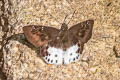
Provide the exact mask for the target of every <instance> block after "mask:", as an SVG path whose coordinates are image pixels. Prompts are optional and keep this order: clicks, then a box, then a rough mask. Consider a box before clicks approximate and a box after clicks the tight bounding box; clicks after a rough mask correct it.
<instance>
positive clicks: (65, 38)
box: [49, 23, 78, 51]
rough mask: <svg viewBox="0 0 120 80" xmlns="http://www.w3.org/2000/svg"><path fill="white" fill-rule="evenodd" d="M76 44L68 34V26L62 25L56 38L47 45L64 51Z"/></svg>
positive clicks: (75, 40)
mask: <svg viewBox="0 0 120 80" xmlns="http://www.w3.org/2000/svg"><path fill="white" fill-rule="evenodd" d="M73 39H74V40H73ZM77 42H78V40H77V39H76V38H73V35H71V34H70V33H69V30H68V26H67V25H66V24H65V23H63V24H62V26H61V29H60V32H59V34H58V36H57V37H56V39H55V40H53V41H52V42H50V43H49V44H50V45H51V46H53V47H56V48H60V49H62V50H64V51H65V50H67V49H68V48H69V47H71V46H72V45H75V44H76V43H77Z"/></svg>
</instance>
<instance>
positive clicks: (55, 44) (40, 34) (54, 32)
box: [23, 20, 94, 65]
mask: <svg viewBox="0 0 120 80" xmlns="http://www.w3.org/2000/svg"><path fill="white" fill-rule="evenodd" d="M93 24H94V21H93V20H86V21H83V22H81V23H78V24H76V25H73V26H72V27H70V28H69V29H68V26H67V25H66V24H65V23H63V24H62V26H61V29H56V28H53V27H48V26H40V25H29V26H24V28H23V31H24V34H25V36H26V38H27V40H28V41H29V42H30V43H31V44H33V45H34V46H35V47H40V52H41V53H40V54H41V55H42V58H43V60H44V61H45V62H46V63H48V64H55V65H61V64H70V63H72V62H76V61H78V60H79V59H80V55H81V54H82V51H83V47H84V44H85V43H86V42H88V40H89V39H90V38H91V36H92V29H93Z"/></svg>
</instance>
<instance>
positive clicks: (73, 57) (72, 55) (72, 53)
mask: <svg viewBox="0 0 120 80" xmlns="http://www.w3.org/2000/svg"><path fill="white" fill-rule="evenodd" d="M78 49H79V47H78V45H74V46H72V47H70V48H68V49H67V51H66V52H65V54H64V64H70V63H72V62H76V61H78V60H79V59H80V53H77V51H78Z"/></svg>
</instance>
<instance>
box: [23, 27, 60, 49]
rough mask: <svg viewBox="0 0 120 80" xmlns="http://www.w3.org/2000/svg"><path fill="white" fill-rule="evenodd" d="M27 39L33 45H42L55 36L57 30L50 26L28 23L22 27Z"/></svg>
mask: <svg viewBox="0 0 120 80" xmlns="http://www.w3.org/2000/svg"><path fill="white" fill-rule="evenodd" d="M23 31H24V34H25V36H26V38H27V40H28V41H29V42H30V43H31V44H33V45H34V46H35V47H40V46H43V45H44V44H46V43H48V42H49V41H51V40H52V39H54V38H55V37H56V35H57V34H58V32H59V30H58V29H56V28H52V27H46V26H36V25H30V26H25V27H23Z"/></svg>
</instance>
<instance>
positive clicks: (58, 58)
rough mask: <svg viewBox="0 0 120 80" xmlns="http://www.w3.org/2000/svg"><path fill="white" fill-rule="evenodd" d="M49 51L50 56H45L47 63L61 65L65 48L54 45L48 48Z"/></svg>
mask: <svg viewBox="0 0 120 80" xmlns="http://www.w3.org/2000/svg"><path fill="white" fill-rule="evenodd" d="M47 51H48V56H45V57H43V59H44V60H45V62H46V63H48V64H56V65H61V64H62V62H63V53H64V52H63V50H62V49H57V48H54V47H49V48H48V49H47Z"/></svg>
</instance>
